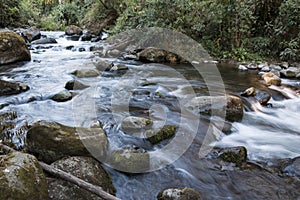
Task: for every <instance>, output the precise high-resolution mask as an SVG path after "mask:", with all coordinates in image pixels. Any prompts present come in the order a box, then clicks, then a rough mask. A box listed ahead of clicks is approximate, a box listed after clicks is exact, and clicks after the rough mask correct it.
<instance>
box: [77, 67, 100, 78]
mask: <svg viewBox="0 0 300 200" xmlns="http://www.w3.org/2000/svg"><path fill="white" fill-rule="evenodd" d="M72 74H73V75H75V76H77V77H78V78H89V77H97V76H99V75H100V72H99V71H98V70H97V69H79V70H76V71H74V72H73V73H72Z"/></svg>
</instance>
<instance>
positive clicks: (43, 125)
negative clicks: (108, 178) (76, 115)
mask: <svg viewBox="0 0 300 200" xmlns="http://www.w3.org/2000/svg"><path fill="white" fill-rule="evenodd" d="M107 144H108V140H107V137H106V133H105V131H104V130H103V129H101V128H75V127H70V126H65V125H62V124H59V123H56V122H47V121H38V122H36V123H34V124H33V125H32V127H31V128H30V129H29V130H28V133H27V140H26V147H27V149H28V151H29V152H30V153H32V154H34V155H36V156H37V157H38V158H39V159H40V160H43V161H44V162H46V163H52V162H54V161H56V160H59V159H61V158H63V157H66V156H87V155H88V156H90V152H89V150H90V151H92V152H97V155H96V156H97V158H98V157H101V156H103V155H104V154H105V153H106V148H107Z"/></svg>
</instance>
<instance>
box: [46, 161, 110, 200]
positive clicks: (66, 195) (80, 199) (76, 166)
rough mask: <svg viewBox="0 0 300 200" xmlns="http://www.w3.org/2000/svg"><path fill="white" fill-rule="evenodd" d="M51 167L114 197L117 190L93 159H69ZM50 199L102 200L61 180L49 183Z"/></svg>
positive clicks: (55, 163) (57, 162)
mask: <svg viewBox="0 0 300 200" xmlns="http://www.w3.org/2000/svg"><path fill="white" fill-rule="evenodd" d="M51 166H53V167H55V168H57V169H60V170H63V171H65V172H67V173H70V174H72V175H73V176H76V177H78V178H80V179H82V180H84V181H86V182H88V183H91V184H93V185H95V186H100V187H101V188H102V189H103V190H104V191H106V192H108V193H110V194H112V195H114V194H115V188H114V186H113V184H112V181H111V179H110V176H109V174H108V173H107V172H106V171H105V170H104V169H103V167H102V166H101V165H100V163H99V162H97V161H96V160H95V159H93V158H91V157H81V156H77V157H69V158H64V159H61V160H58V161H56V162H54V163H52V164H51ZM49 197H50V199H57V200H58V199H60V200H69V199H76V200H86V199H92V200H101V199H102V198H100V197H98V196H96V195H95V194H93V193H91V192H89V191H86V190H85V189H82V188H80V187H78V186H77V185H74V184H73V183H69V182H67V181H64V180H61V179H54V180H53V181H50V182H49Z"/></svg>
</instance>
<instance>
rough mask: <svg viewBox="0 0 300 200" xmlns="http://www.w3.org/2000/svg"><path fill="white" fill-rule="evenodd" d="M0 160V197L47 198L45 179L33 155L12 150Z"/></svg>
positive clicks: (16, 198) (21, 198)
mask: <svg viewBox="0 0 300 200" xmlns="http://www.w3.org/2000/svg"><path fill="white" fill-rule="evenodd" d="M0 161H2V162H0V163H1V164H0V188H1V192H0V199H14V200H19V199H20V200H23V199H48V185H47V181H46V178H45V176H44V173H43V170H42V168H41V166H40V165H39V163H38V160H37V159H36V158H35V157H34V156H32V155H29V154H24V153H20V152H14V153H10V154H8V155H4V156H0Z"/></svg>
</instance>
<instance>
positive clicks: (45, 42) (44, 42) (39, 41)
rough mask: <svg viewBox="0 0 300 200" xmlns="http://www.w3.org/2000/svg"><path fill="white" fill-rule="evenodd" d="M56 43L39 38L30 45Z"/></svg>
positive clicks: (52, 40)
mask: <svg viewBox="0 0 300 200" xmlns="http://www.w3.org/2000/svg"><path fill="white" fill-rule="evenodd" d="M56 43H57V41H56V40H55V39H54V38H41V39H38V40H35V41H33V42H31V44H56Z"/></svg>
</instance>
